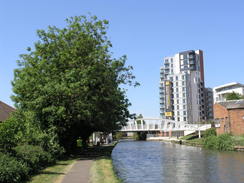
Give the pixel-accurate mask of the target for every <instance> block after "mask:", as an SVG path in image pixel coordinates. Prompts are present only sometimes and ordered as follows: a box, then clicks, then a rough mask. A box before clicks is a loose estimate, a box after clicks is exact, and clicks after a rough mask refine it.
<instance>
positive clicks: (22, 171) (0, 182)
mask: <svg viewBox="0 0 244 183" xmlns="http://www.w3.org/2000/svg"><path fill="white" fill-rule="evenodd" d="M27 177H28V168H27V167H26V165H25V164H24V163H21V162H19V161H17V160H16V158H14V157H11V156H9V155H7V154H3V153H0V183H20V182H22V181H23V180H26V179H27Z"/></svg>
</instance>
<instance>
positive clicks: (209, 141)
mask: <svg viewBox="0 0 244 183" xmlns="http://www.w3.org/2000/svg"><path fill="white" fill-rule="evenodd" d="M204 147H205V148H208V149H214V150H221V151H231V150H233V149H234V141H233V138H232V136H231V135H230V134H222V135H219V136H213V135H212V136H208V137H207V138H205V139H204Z"/></svg>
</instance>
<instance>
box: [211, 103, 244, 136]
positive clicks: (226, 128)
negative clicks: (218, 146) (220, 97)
mask: <svg viewBox="0 0 244 183" xmlns="http://www.w3.org/2000/svg"><path fill="white" fill-rule="evenodd" d="M214 119H215V120H217V121H219V122H220V127H219V128H216V132H217V134H218V135H220V134H223V133H231V134H233V135H242V134H244V109H229V110H227V109H226V108H225V107H224V106H222V105H220V104H214Z"/></svg>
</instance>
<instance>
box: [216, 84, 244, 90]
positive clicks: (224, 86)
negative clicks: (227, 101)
mask: <svg viewBox="0 0 244 183" xmlns="http://www.w3.org/2000/svg"><path fill="white" fill-rule="evenodd" d="M230 86H239V87H244V85H243V84H241V83H237V82H232V83H227V84H224V85H220V86H216V87H214V88H213V89H214V90H217V89H220V88H227V87H230Z"/></svg>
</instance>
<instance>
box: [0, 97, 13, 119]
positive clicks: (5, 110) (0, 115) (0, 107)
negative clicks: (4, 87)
mask: <svg viewBox="0 0 244 183" xmlns="http://www.w3.org/2000/svg"><path fill="white" fill-rule="evenodd" d="M13 111H15V109H14V108H13V107H11V106H9V105H7V104H5V103H4V102H2V101H0V123H1V122H3V121H5V120H6V119H7V118H8V117H9V116H10V113H11V112H13Z"/></svg>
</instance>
